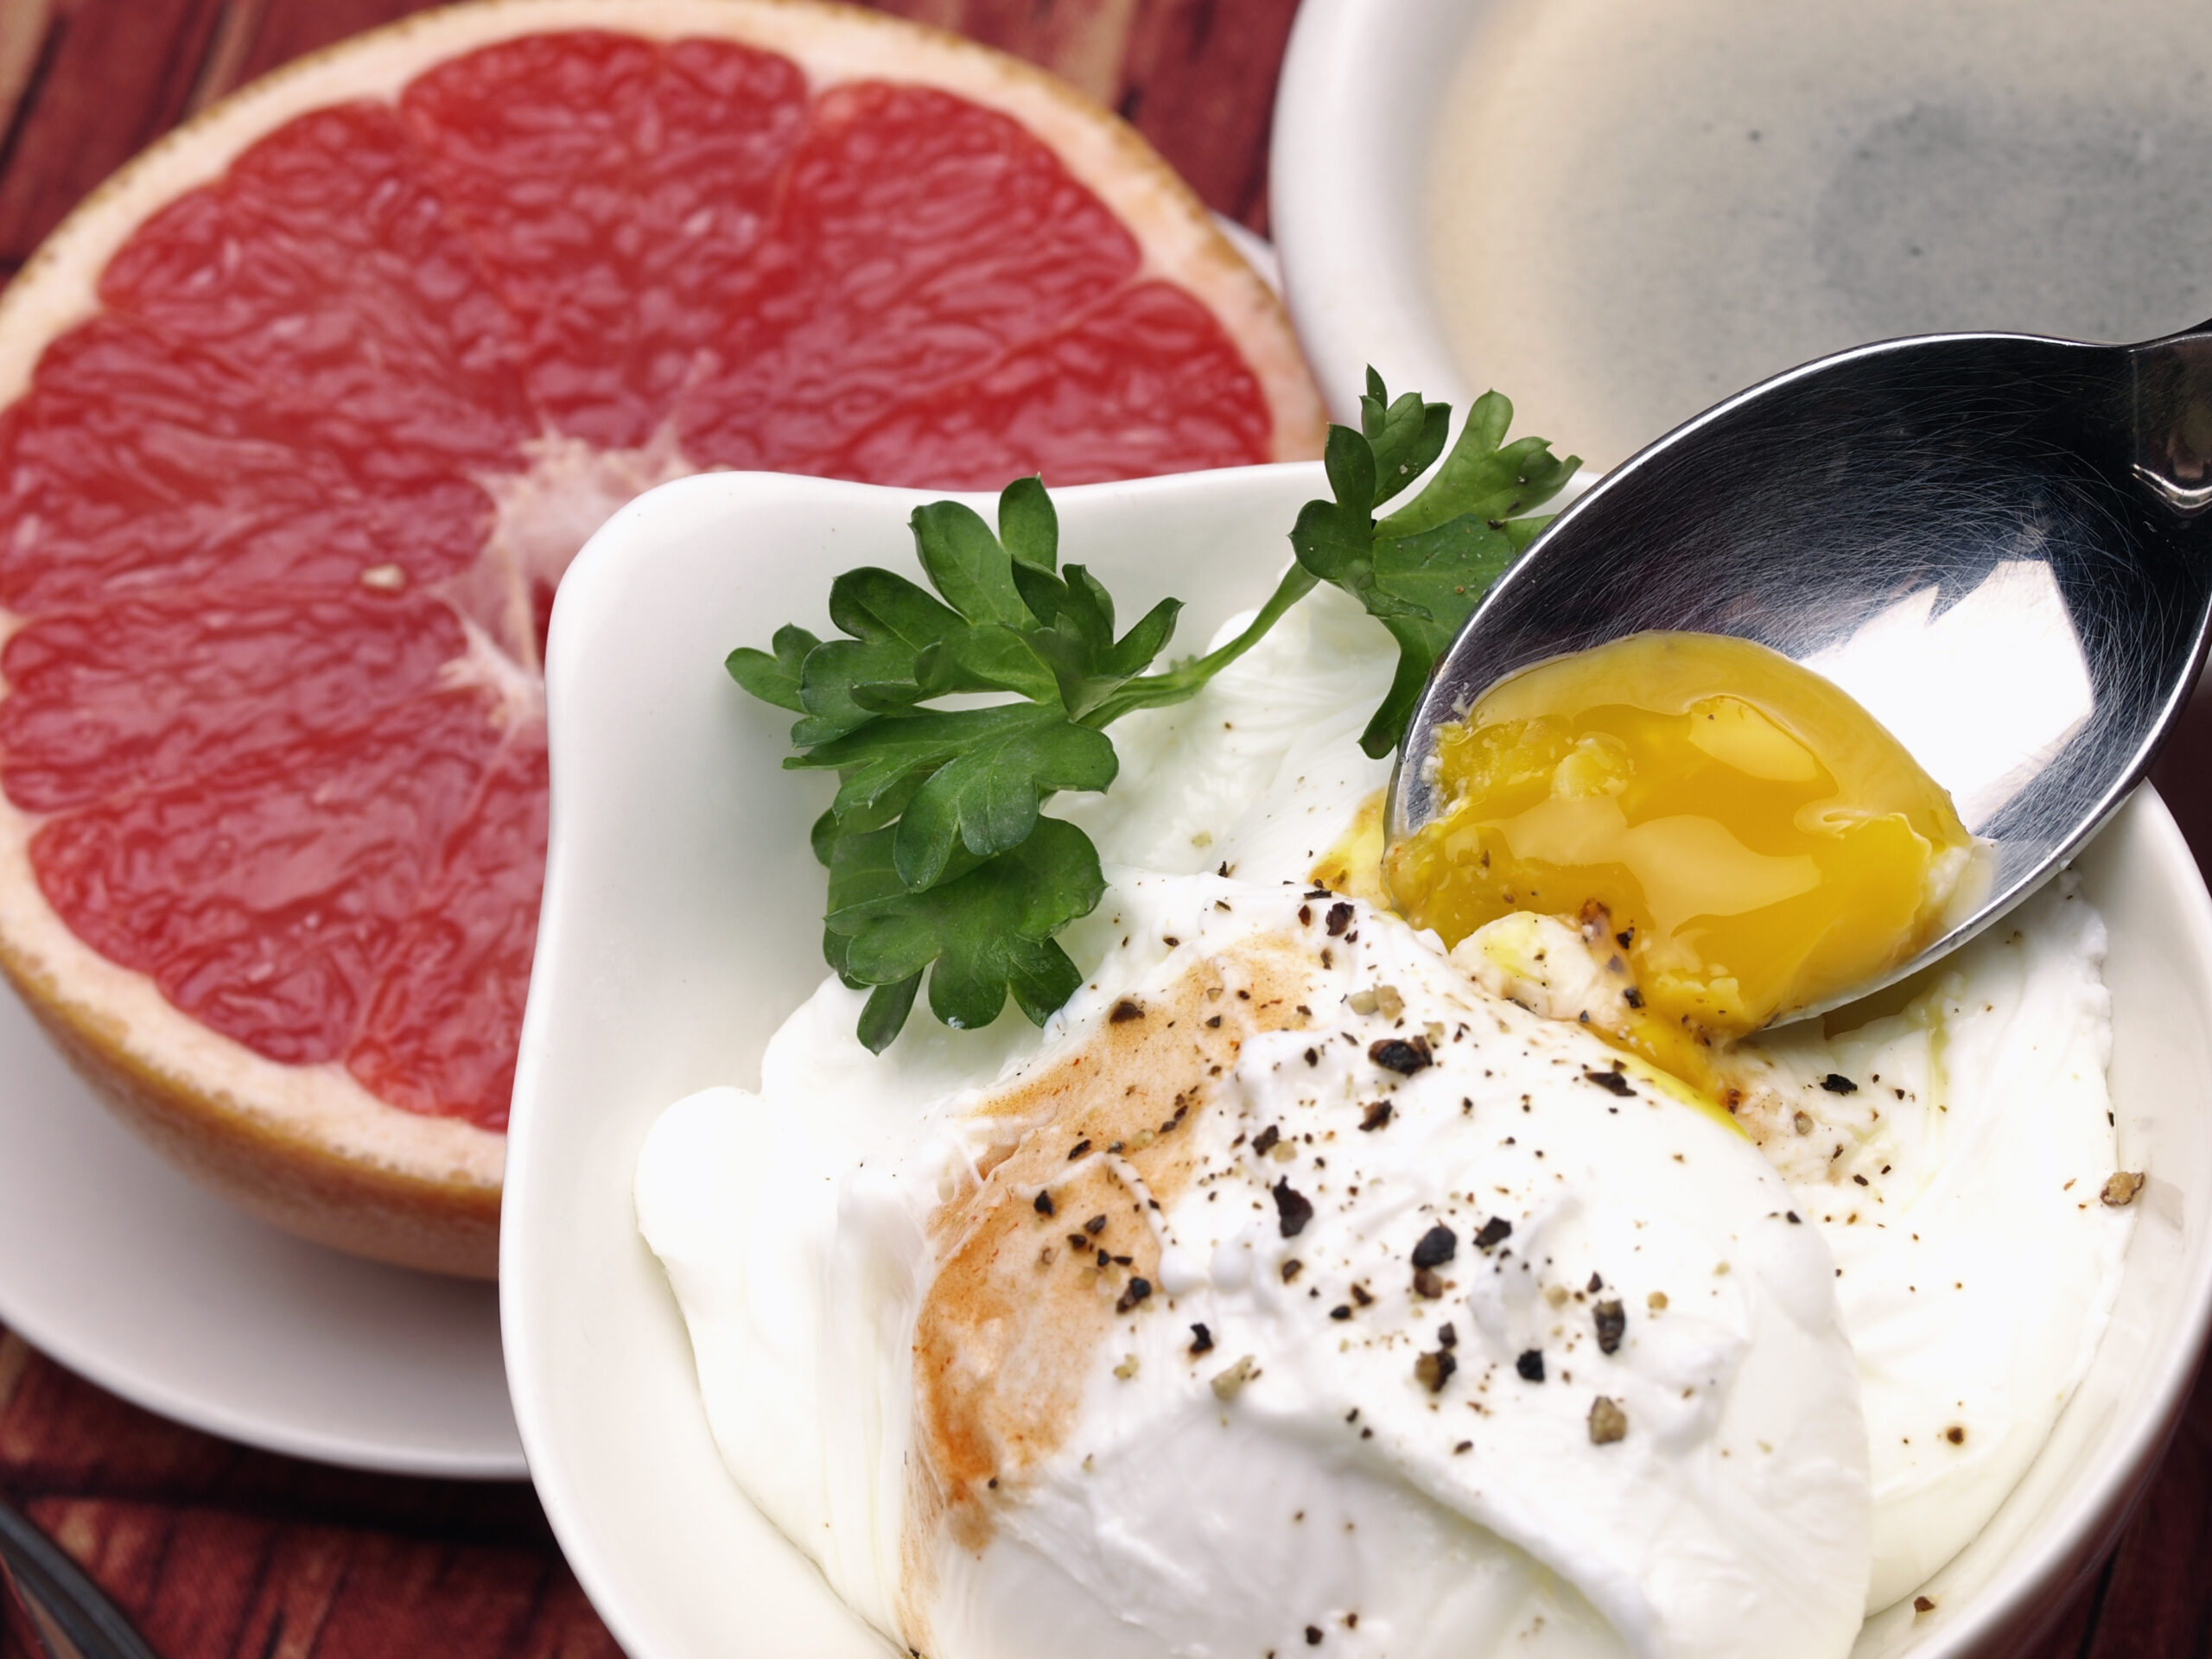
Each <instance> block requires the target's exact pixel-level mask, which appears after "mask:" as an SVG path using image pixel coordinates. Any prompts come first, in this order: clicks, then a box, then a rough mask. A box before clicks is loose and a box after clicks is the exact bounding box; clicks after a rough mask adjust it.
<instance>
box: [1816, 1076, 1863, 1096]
mask: <svg viewBox="0 0 2212 1659" xmlns="http://www.w3.org/2000/svg"><path fill="white" fill-rule="evenodd" d="M1821 1088H1823V1089H1825V1090H1827V1091H1828V1093H1830V1094H1832V1095H1855V1094H1857V1093H1858V1092H1859V1085H1858V1084H1855V1083H1853V1081H1852V1080H1851V1079H1850V1078H1849V1077H1845V1076H1844V1075H1843V1073H1842V1072H1840V1071H1831V1072H1829V1073H1828V1074H1827V1076H1826V1077H1822V1078H1821Z"/></svg>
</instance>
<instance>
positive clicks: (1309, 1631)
mask: <svg viewBox="0 0 2212 1659" xmlns="http://www.w3.org/2000/svg"><path fill="white" fill-rule="evenodd" d="M1320 1645H1321V1627H1320V1626H1319V1624H1308V1625H1307V1626H1306V1646H1307V1647H1309V1648H1318V1647H1319V1646H1320Z"/></svg>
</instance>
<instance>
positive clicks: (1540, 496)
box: [1290, 369, 1581, 758]
mask: <svg viewBox="0 0 2212 1659" xmlns="http://www.w3.org/2000/svg"><path fill="white" fill-rule="evenodd" d="M1450 418H1451V410H1450V409H1449V408H1448V407H1447V406H1446V405H1445V404H1429V403H1424V402H1422V400H1421V396H1420V394H1419V393H1417V392H1408V393H1406V394H1405V395H1404V396H1403V397H1400V398H1398V399H1396V400H1395V402H1393V401H1392V400H1391V398H1390V397H1389V392H1388V391H1387V390H1386V389H1385V388H1384V386H1383V378H1382V377H1381V376H1380V375H1378V374H1376V372H1375V371H1374V370H1372V369H1370V370H1369V371H1368V372H1367V395H1366V396H1365V397H1362V398H1361V399H1360V429H1359V430H1358V431H1354V430H1353V429H1351V428H1350V427H1347V426H1332V427H1331V428H1330V429H1329V441H1328V448H1327V449H1326V451H1325V467H1326V470H1327V473H1328V477H1329V490H1330V493H1331V494H1332V496H1333V497H1334V498H1335V499H1333V500H1329V501H1309V502H1307V503H1306V505H1305V506H1304V507H1303V508H1301V509H1300V512H1299V515H1298V523H1297V524H1296V525H1295V527H1294V528H1293V530H1292V531H1291V533H1290V541H1291V546H1292V548H1293V549H1294V550H1295V551H1296V553H1297V555H1298V562H1299V563H1300V565H1301V566H1302V567H1304V568H1305V569H1306V570H1308V571H1310V572H1311V573H1312V574H1313V575H1314V576H1316V577H1318V578H1319V579H1320V580H1321V581H1323V582H1330V583H1332V584H1333V585H1334V586H1336V587H1338V588H1343V589H1344V591H1345V592H1346V593H1348V594H1351V595H1352V596H1353V597H1354V598H1355V599H1357V600H1358V601H1360V603H1361V604H1363V606H1365V607H1367V611H1368V613H1369V614H1370V615H1371V616H1373V617H1375V618H1376V620H1379V621H1380V622H1381V623H1382V624H1383V626H1384V627H1385V628H1387V629H1388V630H1389V632H1390V637H1391V638H1392V639H1395V640H1396V641H1397V644H1398V670H1397V673H1396V675H1395V677H1393V678H1392V680H1391V683H1390V690H1389V695H1388V696H1385V697H1384V699H1383V706H1382V707H1381V708H1379V709H1376V711H1375V717H1374V719H1372V720H1371V721H1369V722H1368V726H1367V729H1366V730H1365V731H1364V732H1363V733H1362V734H1360V747H1361V748H1363V749H1364V750H1365V751H1366V752H1367V753H1369V754H1370V755H1375V756H1376V757H1378V758H1379V757H1380V756H1383V755H1385V754H1388V753H1389V752H1390V751H1391V750H1392V749H1394V748H1395V747H1397V745H1398V742H1399V740H1400V739H1402V737H1404V735H1405V731H1406V723H1407V721H1409V720H1411V719H1412V718H1413V711H1414V705H1415V704H1416V703H1418V702H1420V701H1421V688H1422V687H1423V686H1425V685H1427V683H1428V676H1429V672H1430V671H1431V670H1433V668H1434V667H1435V666H1436V662H1437V659H1438V658H1440V657H1441V656H1442V655H1443V654H1444V652H1446V651H1447V650H1449V649H1450V647H1451V645H1452V640H1453V639H1457V638H1458V637H1459V630H1460V628H1461V627H1462V626H1464V625H1465V622H1466V620H1467V619H1468V617H1470V616H1471V615H1472V614H1473V613H1474V610H1475V607H1476V606H1477V605H1478V604H1480V603H1481V602H1482V597H1483V595H1484V594H1485V593H1487V592H1489V591H1490V586H1491V583H1492V582H1495V581H1497V578H1498V576H1499V575H1501V574H1502V573H1503V571H1504V569H1505V568H1506V566H1508V565H1509V564H1510V563H1513V561H1514V560H1515V559H1516V557H1518V556H1520V553H1521V550H1522V549H1523V548H1525V547H1526V546H1528V544H1529V543H1530V542H1531V541H1533V540H1534V539H1535V537H1536V535H1537V533H1538V532H1539V531H1541V530H1542V528H1543V527H1544V526H1545V525H1546V524H1549V523H1550V522H1551V520H1550V519H1548V518H1529V517H1527V516H1526V515H1527V513H1528V512H1529V509H1530V508H1531V507H1535V506H1541V505H1542V504H1543V503H1544V502H1546V501H1548V500H1549V499H1551V498H1552V497H1553V496H1554V495H1556V494H1557V493H1559V491H1560V488H1561V487H1562V486H1564V485H1565V484H1566V483H1567V480H1569V479H1570V478H1572V477H1573V476H1574V469H1575V468H1576V467H1579V466H1580V465H1581V462H1580V461H1579V460H1578V459H1576V458H1575V457H1573V456H1571V455H1570V456H1567V457H1566V458H1564V459H1562V458H1560V457H1558V456H1555V455H1554V454H1552V453H1551V446H1550V445H1549V444H1548V443H1547V442H1545V441H1544V440H1543V439H1541V438H1522V439H1520V440H1519V441H1517V442H1514V443H1510V444H1507V443H1504V442H1503V439H1504V436H1505V432H1506V429H1507V427H1508V426H1509V425H1510V423H1511V422H1512V419H1513V405H1512V404H1510V403H1509V402H1508V401H1507V400H1506V399H1505V398H1504V397H1502V396H1500V395H1499V394H1498V393H1497V392H1495V391H1491V392H1485V393H1484V394H1483V396H1482V397H1478V398H1477V399H1476V400H1475V404H1474V407H1473V408H1471V410H1468V411H1467V423H1466V425H1465V427H1464V428H1463V429H1461V431H1460V434H1459V442H1457V443H1455V444H1453V445H1452V453H1451V454H1449V455H1446V456H1445V457H1444V464H1443V465H1442V466H1441V467H1437V469H1436V474H1435V476H1434V477H1433V478H1431V479H1430V480H1429V481H1428V482H1427V485H1426V486H1423V488H1422V489H1421V493H1419V494H1418V495H1416V496H1414V498H1413V499H1411V500H1410V501H1408V502H1407V503H1406V505H1403V506H1402V507H1400V508H1399V509H1398V510H1397V511H1396V512H1394V513H1392V514H1390V515H1389V517H1388V518H1384V519H1383V520H1381V521H1380V522H1379V523H1378V522H1377V521H1376V518H1375V516H1374V515H1375V510H1376V508H1377V507H1379V506H1381V505H1383V503H1384V502H1386V501H1389V500H1390V499H1393V498H1394V497H1395V496H1396V495H1398V494H1399V493H1402V491H1403V490H1405V489H1406V488H1407V486H1409V485H1410V484H1411V483H1412V482H1413V481H1414V480H1415V479H1416V478H1418V477H1420V476H1421V474H1423V473H1425V472H1427V470H1428V468H1429V467H1431V466H1432V465H1433V464H1434V462H1435V461H1436V459H1437V457H1438V456H1439V455H1440V454H1442V453H1443V449H1444V440H1445V436H1446V431H1447V429H1448V426H1449V422H1450Z"/></svg>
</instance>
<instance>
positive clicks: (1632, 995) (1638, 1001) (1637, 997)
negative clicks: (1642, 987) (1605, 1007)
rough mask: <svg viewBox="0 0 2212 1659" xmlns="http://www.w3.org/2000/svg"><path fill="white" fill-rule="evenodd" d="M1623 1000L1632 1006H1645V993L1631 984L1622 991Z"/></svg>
mask: <svg viewBox="0 0 2212 1659" xmlns="http://www.w3.org/2000/svg"><path fill="white" fill-rule="evenodd" d="M1621 1001H1624V1002H1625V1003H1627V1004H1628V1005H1629V1007H1631V1008H1640V1007H1643V992H1642V991H1639V990H1637V988H1636V987H1635V986H1633V985H1631V986H1630V987H1629V988H1628V989H1626V990H1624V991H1623V992H1622V993H1621Z"/></svg>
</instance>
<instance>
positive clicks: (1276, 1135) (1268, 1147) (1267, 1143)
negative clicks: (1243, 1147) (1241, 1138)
mask: <svg viewBox="0 0 2212 1659" xmlns="http://www.w3.org/2000/svg"><path fill="white" fill-rule="evenodd" d="M1281 1139H1282V1130H1281V1128H1278V1127H1276V1126H1275V1125H1274V1124H1273V1123H1270V1124H1268V1127H1267V1128H1264V1129H1262V1130H1261V1131H1260V1132H1259V1133H1258V1134H1257V1135H1254V1136H1253V1137H1252V1150H1253V1151H1254V1152H1255V1153H1258V1154H1262V1156H1264V1155H1266V1154H1268V1153H1269V1152H1271V1151H1273V1150H1274V1144H1275V1142H1276V1141H1280V1140H1281Z"/></svg>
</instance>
